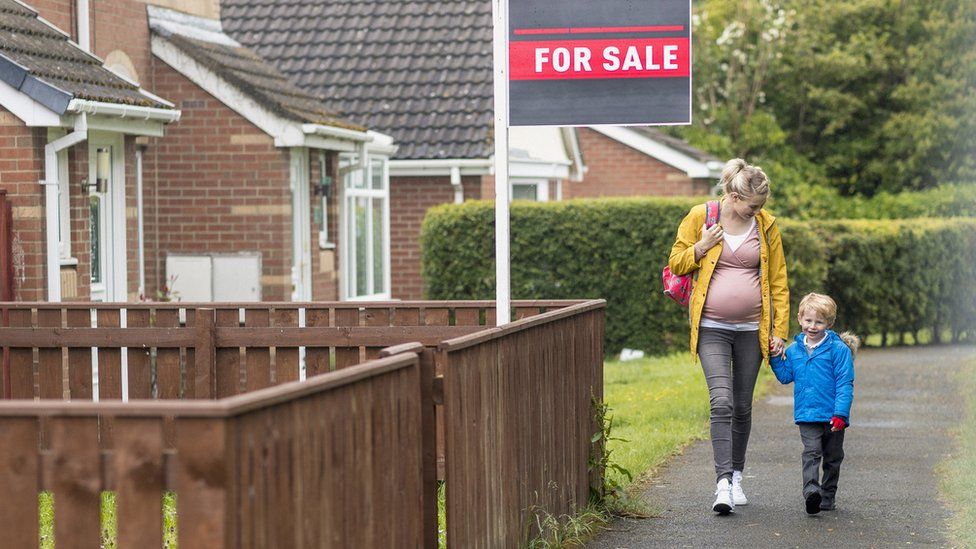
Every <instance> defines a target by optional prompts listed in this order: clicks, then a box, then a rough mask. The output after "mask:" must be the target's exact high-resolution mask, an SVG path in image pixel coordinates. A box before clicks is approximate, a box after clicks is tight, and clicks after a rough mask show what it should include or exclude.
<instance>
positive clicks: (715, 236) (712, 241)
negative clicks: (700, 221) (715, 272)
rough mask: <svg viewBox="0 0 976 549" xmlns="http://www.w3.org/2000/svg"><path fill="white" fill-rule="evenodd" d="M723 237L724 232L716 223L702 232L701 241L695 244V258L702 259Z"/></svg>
mask: <svg viewBox="0 0 976 549" xmlns="http://www.w3.org/2000/svg"><path fill="white" fill-rule="evenodd" d="M724 235H725V231H724V230H722V226H721V225H719V224H718V223H716V224H715V225H712V226H711V227H710V228H708V229H705V230H704V231H702V236H701V240H699V241H698V242H696V243H695V258H696V259H701V258H702V257H704V256H705V254H707V253H708V250H711V249H712V246H714V245H716V244H718V243H719V242H721V241H722V237H723V236H724Z"/></svg>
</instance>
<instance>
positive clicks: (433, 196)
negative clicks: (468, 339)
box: [390, 176, 482, 299]
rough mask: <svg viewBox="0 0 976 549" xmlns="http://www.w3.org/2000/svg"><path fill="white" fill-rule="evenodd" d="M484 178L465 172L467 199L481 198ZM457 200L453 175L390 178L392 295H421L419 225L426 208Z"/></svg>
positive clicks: (463, 180)
mask: <svg viewBox="0 0 976 549" xmlns="http://www.w3.org/2000/svg"><path fill="white" fill-rule="evenodd" d="M481 180H482V178H481V177H479V176H465V177H462V178H461V184H462V185H463V186H464V199H465V200H472V199H479V198H481V188H482V187H481V185H482V181H481ZM449 202H454V187H452V186H451V178H450V177H448V176H444V177H391V178H390V263H391V266H390V269H391V271H390V275H391V276H390V278H391V284H392V285H393V288H392V292H393V297H394V298H397V299H421V298H422V297H423V290H424V285H423V279H422V278H421V276H420V225H421V223H422V222H423V220H424V214H426V213H427V209H428V208H430V207H432V206H436V205H438V204H444V203H449Z"/></svg>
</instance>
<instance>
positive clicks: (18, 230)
mask: <svg viewBox="0 0 976 549" xmlns="http://www.w3.org/2000/svg"><path fill="white" fill-rule="evenodd" d="M46 142H47V129H46V128H28V127H27V126H25V125H24V123H23V122H21V121H20V119H18V118H17V117H16V116H14V115H13V114H11V113H10V112H9V111H7V110H5V109H3V108H2V107H0V188H2V189H4V190H6V191H7V200H9V201H10V203H11V206H12V209H13V218H14V220H13V256H14V257H13V262H14V299H16V300H18V301H36V300H41V299H44V298H45V297H46V295H47V292H46V285H45V280H46V278H47V277H46V271H45V265H46V263H47V262H46V260H45V255H44V251H45V248H46V246H45V236H44V234H45V231H44V189H43V187H42V186H41V185H39V184H38V181H40V180H41V179H43V178H44V144H45V143H46Z"/></svg>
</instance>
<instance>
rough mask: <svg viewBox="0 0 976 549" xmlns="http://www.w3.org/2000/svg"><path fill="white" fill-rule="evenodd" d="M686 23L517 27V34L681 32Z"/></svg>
mask: <svg viewBox="0 0 976 549" xmlns="http://www.w3.org/2000/svg"><path fill="white" fill-rule="evenodd" d="M683 30H685V27H684V25H652V26H649V27H557V28H551V29H515V35H516V36H522V35H529V34H611V33H618V34H619V33H623V32H679V31H683Z"/></svg>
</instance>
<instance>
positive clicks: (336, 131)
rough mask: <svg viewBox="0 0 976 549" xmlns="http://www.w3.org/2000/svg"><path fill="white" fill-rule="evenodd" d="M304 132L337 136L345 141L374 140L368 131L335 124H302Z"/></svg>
mask: <svg viewBox="0 0 976 549" xmlns="http://www.w3.org/2000/svg"><path fill="white" fill-rule="evenodd" d="M302 133H304V134H306V135H321V136H324V137H335V138H336V139H342V140H345V141H362V142H369V141H372V140H373V136H371V135H369V134H368V133H367V132H363V131H359V130H350V129H346V128H337V127H335V126H324V125H322V124H302Z"/></svg>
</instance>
